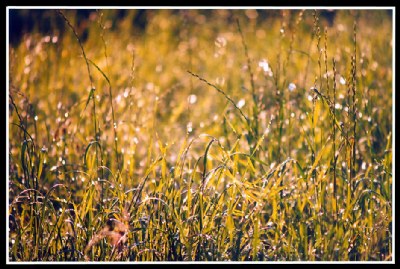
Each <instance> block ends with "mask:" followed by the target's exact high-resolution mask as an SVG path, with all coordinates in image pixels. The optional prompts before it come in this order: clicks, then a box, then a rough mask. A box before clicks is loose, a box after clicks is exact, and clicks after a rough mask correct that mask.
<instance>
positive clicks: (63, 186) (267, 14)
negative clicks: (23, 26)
mask: <svg viewBox="0 0 400 269" xmlns="http://www.w3.org/2000/svg"><path fill="white" fill-rule="evenodd" d="M12 12H14V13H13V15H14V16H16V17H17V18H20V19H22V18H24V17H25V16H26V17H28V16H31V15H33V14H34V13H35V12H38V11H34V10H14V11H12ZM322 13H323V10H264V11H262V10H257V11H256V10H148V11H146V12H141V11H139V10H126V11H118V10H98V11H92V12H87V13H82V12H78V11H76V10H61V11H56V10H46V11H44V12H43V14H42V16H41V18H43V19H42V20H39V19H36V21H35V23H34V25H33V26H32V27H33V29H32V30H31V31H29V32H28V33H26V34H24V35H23V36H22V38H21V39H20V40H17V41H14V42H13V43H10V44H9V51H10V52H9V59H10V65H9V71H10V77H9V92H8V93H9V115H8V123H9V124H8V128H9V138H8V142H9V143H8V144H9V152H8V154H9V160H10V161H9V164H8V168H9V169H8V170H9V173H8V183H9V186H8V190H9V205H8V214H9V235H8V237H9V248H8V250H9V251H8V255H9V260H10V261H88V260H90V261H210V262H211V261H299V260H302V261H391V260H392V255H393V250H392V240H393V238H392V203H393V197H392V182H393V177H392V165H393V164H392V131H393V130H392V117H393V115H392V109H391V106H392V49H391V48H392V47H391V46H392V37H391V34H392V20H391V13H390V12H388V11H385V10H337V11H336V14H335V17H334V20H333V22H332V23H330V22H329V21H328V19H327V17H326V16H325V15H323V14H322ZM82 14H84V15H82ZM44 23H46V24H48V25H50V26H49V29H47V30H43V24H44ZM321 29H323V31H321ZM46 31H47V32H46ZM382 108H385V109H382ZM386 108H387V109H386Z"/></svg>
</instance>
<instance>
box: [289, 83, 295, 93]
mask: <svg viewBox="0 0 400 269" xmlns="http://www.w3.org/2000/svg"><path fill="white" fill-rule="evenodd" d="M288 88H289V91H291V92H292V91H294V90H295V89H296V84H294V83H290V84H289V87H288Z"/></svg>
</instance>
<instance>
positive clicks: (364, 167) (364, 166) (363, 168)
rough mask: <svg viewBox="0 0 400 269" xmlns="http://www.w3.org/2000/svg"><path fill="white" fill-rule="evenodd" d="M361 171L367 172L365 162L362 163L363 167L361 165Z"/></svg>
mask: <svg viewBox="0 0 400 269" xmlns="http://www.w3.org/2000/svg"><path fill="white" fill-rule="evenodd" d="M361 169H362V170H365V169H367V164H366V163H365V162H363V163H362V165H361Z"/></svg>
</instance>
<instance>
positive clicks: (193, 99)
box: [188, 94, 197, 104]
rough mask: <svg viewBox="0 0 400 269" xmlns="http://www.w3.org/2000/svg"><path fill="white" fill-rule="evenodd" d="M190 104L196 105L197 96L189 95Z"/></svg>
mask: <svg viewBox="0 0 400 269" xmlns="http://www.w3.org/2000/svg"><path fill="white" fill-rule="evenodd" d="M188 102H189V104H195V103H196V102H197V96H196V95H194V94H191V95H189V97H188Z"/></svg>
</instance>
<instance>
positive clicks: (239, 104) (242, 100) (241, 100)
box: [236, 99, 246, 108]
mask: <svg viewBox="0 0 400 269" xmlns="http://www.w3.org/2000/svg"><path fill="white" fill-rule="evenodd" d="M245 104H246V101H245V100H244V99H240V101H239V102H238V103H237V105H236V106H237V107H238V108H242V107H243V106H244V105H245Z"/></svg>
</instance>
